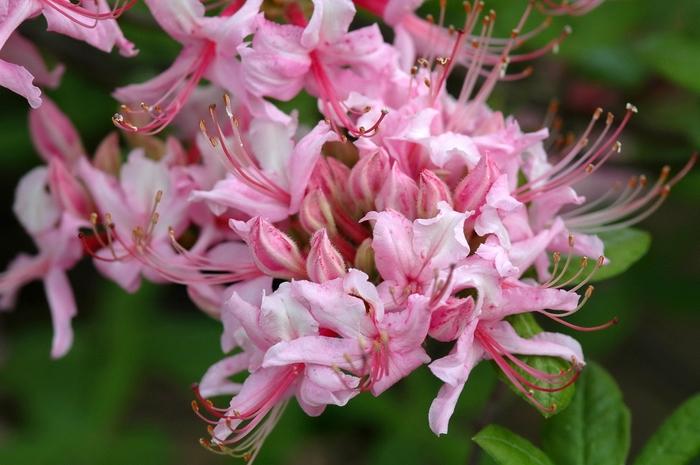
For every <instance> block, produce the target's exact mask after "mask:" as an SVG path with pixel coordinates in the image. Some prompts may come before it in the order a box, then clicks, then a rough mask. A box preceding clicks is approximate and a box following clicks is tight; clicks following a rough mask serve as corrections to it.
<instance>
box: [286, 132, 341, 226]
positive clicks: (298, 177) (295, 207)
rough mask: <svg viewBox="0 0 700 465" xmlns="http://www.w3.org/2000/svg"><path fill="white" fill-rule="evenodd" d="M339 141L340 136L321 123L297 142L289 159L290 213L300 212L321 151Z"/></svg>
mask: <svg viewBox="0 0 700 465" xmlns="http://www.w3.org/2000/svg"><path fill="white" fill-rule="evenodd" d="M337 140H339V138H338V135H337V134H336V133H335V132H334V131H332V130H331V128H330V126H329V125H328V124H327V123H326V122H324V121H321V122H319V123H318V124H317V125H316V127H314V128H313V129H312V130H311V132H309V133H308V134H307V135H305V136H304V137H302V138H301V140H300V141H299V142H297V145H296V147H294V151H293V152H292V156H291V157H290V159H289V165H288V169H289V194H290V196H291V199H290V201H289V212H290V213H296V212H298V211H299V205H300V204H301V200H302V198H303V197H304V193H305V192H306V188H307V186H308V184H309V179H310V178H311V174H312V172H313V169H314V166H315V165H316V163H317V162H318V160H319V158H320V157H321V149H322V148H323V145H324V144H325V143H326V142H329V141H337Z"/></svg>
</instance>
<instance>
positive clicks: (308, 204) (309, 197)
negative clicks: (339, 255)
mask: <svg viewBox="0 0 700 465" xmlns="http://www.w3.org/2000/svg"><path fill="white" fill-rule="evenodd" d="M299 222H300V223H301V226H302V227H303V228H304V230H305V231H306V232H307V233H309V234H314V233H315V232H316V231H318V230H319V229H325V230H326V231H328V234H329V235H330V236H331V237H334V236H335V235H336V234H337V229H336V227H335V220H334V219H333V211H332V209H331V205H330V203H328V199H327V198H326V196H325V194H324V193H323V191H322V190H321V189H316V190H313V191H311V192H309V193H308V194H306V197H304V200H302V202H301V207H300V208H299Z"/></svg>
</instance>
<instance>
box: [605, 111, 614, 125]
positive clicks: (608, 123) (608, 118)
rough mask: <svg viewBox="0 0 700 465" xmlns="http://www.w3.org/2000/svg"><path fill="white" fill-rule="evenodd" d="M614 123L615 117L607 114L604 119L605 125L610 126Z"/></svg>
mask: <svg viewBox="0 0 700 465" xmlns="http://www.w3.org/2000/svg"><path fill="white" fill-rule="evenodd" d="M613 121H615V115H613V114H612V113H610V112H608V115H607V116H606V117H605V124H607V125H610V124H612V123H613Z"/></svg>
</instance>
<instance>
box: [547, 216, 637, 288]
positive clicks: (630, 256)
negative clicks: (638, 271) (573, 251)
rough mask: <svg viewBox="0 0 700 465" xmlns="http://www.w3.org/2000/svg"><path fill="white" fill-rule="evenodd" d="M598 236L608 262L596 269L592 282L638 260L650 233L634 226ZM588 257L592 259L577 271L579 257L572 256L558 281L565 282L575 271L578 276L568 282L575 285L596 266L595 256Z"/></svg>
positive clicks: (615, 273)
mask: <svg viewBox="0 0 700 465" xmlns="http://www.w3.org/2000/svg"><path fill="white" fill-rule="evenodd" d="M598 237H600V239H601V240H602V241H603V243H604V244H605V257H606V258H607V259H608V260H609V261H610V262H609V263H608V264H607V265H603V266H602V267H601V268H600V269H599V270H598V271H596V273H595V275H594V276H593V279H591V281H592V282H596V281H603V280H605V279H609V278H612V277H613V276H617V275H619V274H621V273H623V272H624V271H626V270H627V269H628V268H629V267H631V266H632V265H633V264H634V263H635V262H637V261H639V259H641V258H642V257H643V256H644V255H645V254H646V253H647V251H648V250H649V246H650V245H651V235H650V234H649V233H648V232H646V231H641V230H639V229H634V228H626V229H622V230H619V231H610V232H604V233H601V234H599V235H598ZM590 258H592V259H589V260H588V266H587V267H586V269H585V270H584V271H583V272H581V273H579V270H580V266H579V264H580V263H581V258H580V257H572V259H571V263H570V264H569V267H568V268H567V270H566V272H565V273H564V275H563V276H562V277H561V278H560V279H559V282H562V283H563V282H566V281H568V280H569V279H571V278H573V277H574V276H575V275H576V274H577V273H578V276H579V277H578V278H577V279H575V280H573V281H572V282H571V283H570V284H572V285H575V284H577V283H579V282H581V281H582V280H583V279H585V277H586V276H588V275H589V274H590V273H591V272H592V271H593V268H594V267H595V266H597V265H596V260H595V258H597V257H590ZM564 261H565V259H564V258H563V257H562V261H561V263H560V267H561V266H563V265H564ZM560 270H561V268H560Z"/></svg>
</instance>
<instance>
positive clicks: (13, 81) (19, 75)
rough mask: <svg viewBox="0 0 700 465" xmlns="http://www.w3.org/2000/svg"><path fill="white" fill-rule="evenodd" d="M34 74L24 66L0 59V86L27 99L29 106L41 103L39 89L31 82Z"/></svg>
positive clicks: (35, 106)
mask: <svg viewBox="0 0 700 465" xmlns="http://www.w3.org/2000/svg"><path fill="white" fill-rule="evenodd" d="M32 81H34V76H32V74H31V73H30V72H29V71H27V68H25V67H24V66H18V65H13V64H12V63H8V62H6V61H5V60H0V87H6V88H8V89H10V90H11V91H12V92H15V93H17V94H19V95H21V96H22V97H24V98H26V99H27V102H29V106H31V107H32V108H38V107H39V106H40V105H41V90H40V89H39V88H38V87H36V86H35V85H33V84H32Z"/></svg>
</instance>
